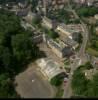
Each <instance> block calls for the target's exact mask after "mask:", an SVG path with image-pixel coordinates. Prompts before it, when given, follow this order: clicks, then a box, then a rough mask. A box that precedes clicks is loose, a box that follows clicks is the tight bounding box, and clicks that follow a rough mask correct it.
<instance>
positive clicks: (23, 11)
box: [16, 9, 29, 17]
mask: <svg viewBox="0 0 98 100" xmlns="http://www.w3.org/2000/svg"><path fill="white" fill-rule="evenodd" d="M28 12H29V10H28V9H22V10H19V11H17V12H16V15H17V16H20V17H25V16H27V15H28Z"/></svg>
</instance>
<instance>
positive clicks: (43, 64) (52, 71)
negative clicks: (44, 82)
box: [36, 58, 65, 81]
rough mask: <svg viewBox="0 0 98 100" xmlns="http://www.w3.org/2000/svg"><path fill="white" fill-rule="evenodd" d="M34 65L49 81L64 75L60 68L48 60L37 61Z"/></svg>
mask: <svg viewBox="0 0 98 100" xmlns="http://www.w3.org/2000/svg"><path fill="white" fill-rule="evenodd" d="M36 63H37V65H38V66H39V67H40V71H41V72H42V73H43V75H44V76H46V77H47V79H48V80H49V81H50V80H51V79H52V78H53V77H55V76H57V75H59V74H64V73H65V71H64V70H63V69H62V68H61V66H60V65H59V64H58V63H57V62H55V61H53V60H52V59H50V58H41V59H39V60H37V61H36Z"/></svg>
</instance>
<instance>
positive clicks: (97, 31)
mask: <svg viewBox="0 0 98 100" xmlns="http://www.w3.org/2000/svg"><path fill="white" fill-rule="evenodd" d="M95 30H96V34H97V35H98V27H96V28H95Z"/></svg>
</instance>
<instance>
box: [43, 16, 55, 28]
mask: <svg viewBox="0 0 98 100" xmlns="http://www.w3.org/2000/svg"><path fill="white" fill-rule="evenodd" d="M42 26H44V27H46V28H48V29H52V28H55V27H56V22H55V21H54V20H51V19H49V18H47V17H43V19H42Z"/></svg>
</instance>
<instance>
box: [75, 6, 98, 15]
mask: <svg viewBox="0 0 98 100" xmlns="http://www.w3.org/2000/svg"><path fill="white" fill-rule="evenodd" d="M76 11H77V13H78V15H79V16H80V17H88V16H94V15H95V14H98V8H96V7H80V8H78V9H77V10H76Z"/></svg>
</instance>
